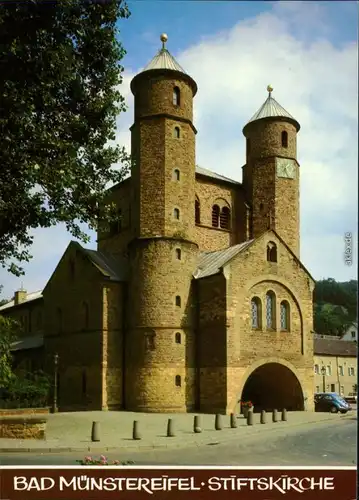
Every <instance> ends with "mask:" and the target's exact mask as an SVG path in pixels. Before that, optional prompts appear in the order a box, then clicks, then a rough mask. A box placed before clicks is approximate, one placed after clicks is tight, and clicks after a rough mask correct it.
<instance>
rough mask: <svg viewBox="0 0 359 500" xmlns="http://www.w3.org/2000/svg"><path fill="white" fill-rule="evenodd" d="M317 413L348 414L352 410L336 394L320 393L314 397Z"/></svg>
mask: <svg viewBox="0 0 359 500" xmlns="http://www.w3.org/2000/svg"><path fill="white" fill-rule="evenodd" d="M314 404H315V411H329V412H330V413H338V412H340V413H347V412H348V411H349V410H351V409H352V407H351V406H350V404H349V403H347V402H346V401H345V399H343V398H342V397H341V396H339V394H337V393H336V392H320V393H317V394H315V395H314Z"/></svg>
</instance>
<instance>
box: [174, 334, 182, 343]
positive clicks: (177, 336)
mask: <svg viewBox="0 0 359 500" xmlns="http://www.w3.org/2000/svg"><path fill="white" fill-rule="evenodd" d="M175 341H176V344H180V343H181V334H180V332H177V333H176V335H175Z"/></svg>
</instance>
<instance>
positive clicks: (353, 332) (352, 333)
mask: <svg viewBox="0 0 359 500" xmlns="http://www.w3.org/2000/svg"><path fill="white" fill-rule="evenodd" d="M351 336H352V339H355V331H354V330H353V331H352V332H351Z"/></svg>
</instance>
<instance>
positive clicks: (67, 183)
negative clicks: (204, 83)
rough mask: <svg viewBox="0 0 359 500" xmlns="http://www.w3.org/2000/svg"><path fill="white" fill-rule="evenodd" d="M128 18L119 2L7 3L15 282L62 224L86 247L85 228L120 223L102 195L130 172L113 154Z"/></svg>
mask: <svg viewBox="0 0 359 500" xmlns="http://www.w3.org/2000/svg"><path fill="white" fill-rule="evenodd" d="M128 16H129V11H128V8H127V6H126V4H125V3H124V2H123V1H121V0H106V1H100V0H97V1H95V0H87V1H86V0H61V1H60V0H58V1H56V0H53V1H51V2H44V1H42V0H41V1H40V0H31V1H27V2H17V1H11V2H10V1H9V2H4V1H2V2H0V132H1V133H0V164H1V168H0V263H1V264H2V266H3V267H7V268H8V269H9V270H10V271H11V272H13V273H14V274H17V275H19V274H20V273H21V272H22V269H21V267H19V265H18V264H15V262H14V261H15V260H16V261H18V262H21V261H27V260H29V258H30V257H31V256H30V252H29V248H30V246H31V243H32V237H31V230H32V229H34V228H38V227H50V226H52V225H55V224H57V223H59V222H60V223H64V224H65V225H66V227H67V229H68V230H69V231H70V233H71V234H72V235H73V236H74V237H75V238H79V239H81V240H82V241H85V242H86V241H88V237H87V236H86V234H85V233H84V232H83V231H82V230H81V226H80V224H81V223H87V224H89V226H90V227H91V228H96V227H97V225H98V222H99V220H101V219H105V220H106V219H107V218H111V216H113V215H112V212H111V209H109V207H107V208H104V203H103V201H104V199H105V192H106V189H105V188H106V187H108V186H109V185H110V184H113V183H116V182H119V181H120V180H121V179H123V176H124V174H125V173H126V172H127V171H128V168H129V157H128V156H127V154H126V152H125V150H124V149H123V148H121V147H119V146H112V145H111V146H110V144H111V141H113V140H114V139H115V127H116V118H117V116H118V114H119V113H120V112H123V111H125V109H126V106H125V103H124V98H123V96H122V95H121V93H120V91H119V87H118V85H119V84H120V83H121V82H122V72H123V67H122V66H121V64H120V61H121V59H122V58H123V56H124V54H125V50H124V48H123V46H122V44H121V43H120V42H119V40H118V30H117V27H116V26H117V24H118V21H119V20H120V19H121V18H127V17H128ZM109 141H110V142H109ZM114 164H118V168H117V169H114V168H113V165H114Z"/></svg>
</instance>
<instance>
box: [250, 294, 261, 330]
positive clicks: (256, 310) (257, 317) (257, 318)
mask: <svg viewBox="0 0 359 500" xmlns="http://www.w3.org/2000/svg"><path fill="white" fill-rule="evenodd" d="M261 306H262V304H261V300H260V298H259V297H253V299H252V300H251V315H252V328H254V329H258V328H261V327H262V307H261Z"/></svg>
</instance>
